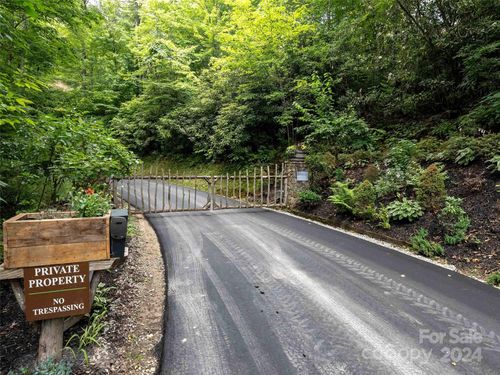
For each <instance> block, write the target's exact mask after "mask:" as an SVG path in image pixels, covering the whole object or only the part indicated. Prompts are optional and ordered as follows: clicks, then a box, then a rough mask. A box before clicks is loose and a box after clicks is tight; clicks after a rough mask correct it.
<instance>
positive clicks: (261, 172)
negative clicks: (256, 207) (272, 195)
mask: <svg viewBox="0 0 500 375" xmlns="http://www.w3.org/2000/svg"><path fill="white" fill-rule="evenodd" d="M263 205H264V168H263V167H260V206H261V207H262V206H263Z"/></svg>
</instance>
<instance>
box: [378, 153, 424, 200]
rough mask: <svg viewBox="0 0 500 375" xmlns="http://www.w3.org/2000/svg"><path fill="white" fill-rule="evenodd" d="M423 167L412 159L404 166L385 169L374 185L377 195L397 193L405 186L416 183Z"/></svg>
mask: <svg viewBox="0 0 500 375" xmlns="http://www.w3.org/2000/svg"><path fill="white" fill-rule="evenodd" d="M422 173H423V169H422V168H421V167H420V165H419V164H418V163H416V162H414V161H410V162H409V163H408V164H407V165H406V166H405V167H404V168H402V167H399V166H396V167H391V168H388V169H386V170H385V172H384V173H383V174H382V176H380V177H379V179H378V180H377V183H376V185H375V190H376V191H377V196H378V197H383V196H386V195H389V194H392V193H397V192H399V191H400V190H401V189H403V188H405V187H407V186H415V185H417V184H418V180H419V179H420V176H421V174H422Z"/></svg>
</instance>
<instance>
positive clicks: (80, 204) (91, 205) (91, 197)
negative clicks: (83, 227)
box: [71, 192, 111, 217]
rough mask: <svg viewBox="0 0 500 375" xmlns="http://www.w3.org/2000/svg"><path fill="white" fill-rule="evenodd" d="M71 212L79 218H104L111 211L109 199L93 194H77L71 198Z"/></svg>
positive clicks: (102, 195)
mask: <svg viewBox="0 0 500 375" xmlns="http://www.w3.org/2000/svg"><path fill="white" fill-rule="evenodd" d="M71 210H72V211H76V212H77V213H78V216H79V217H94V216H104V215H106V214H107V213H108V212H109V211H110V210H111V197H109V196H107V195H104V194H99V193H94V192H77V193H75V194H73V195H72V196H71Z"/></svg>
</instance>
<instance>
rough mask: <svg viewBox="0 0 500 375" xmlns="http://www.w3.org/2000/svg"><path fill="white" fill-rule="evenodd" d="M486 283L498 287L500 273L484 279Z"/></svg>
mask: <svg viewBox="0 0 500 375" xmlns="http://www.w3.org/2000/svg"><path fill="white" fill-rule="evenodd" d="M486 282H487V283H488V284H490V285H495V286H497V285H500V272H493V273H492V274H491V275H489V276H488V278H487V279H486Z"/></svg>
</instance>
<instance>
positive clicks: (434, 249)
mask: <svg viewBox="0 0 500 375" xmlns="http://www.w3.org/2000/svg"><path fill="white" fill-rule="evenodd" d="M428 235H429V232H427V230H425V229H424V228H421V229H420V230H419V231H418V232H417V234H415V235H413V236H412V237H411V238H410V244H411V248H412V249H413V250H415V251H416V252H417V253H419V254H420V255H424V256H426V257H434V256H442V255H443V254H444V250H443V247H442V246H441V245H440V244H438V243H436V242H433V241H429V240H428V239H427V236H428Z"/></svg>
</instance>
